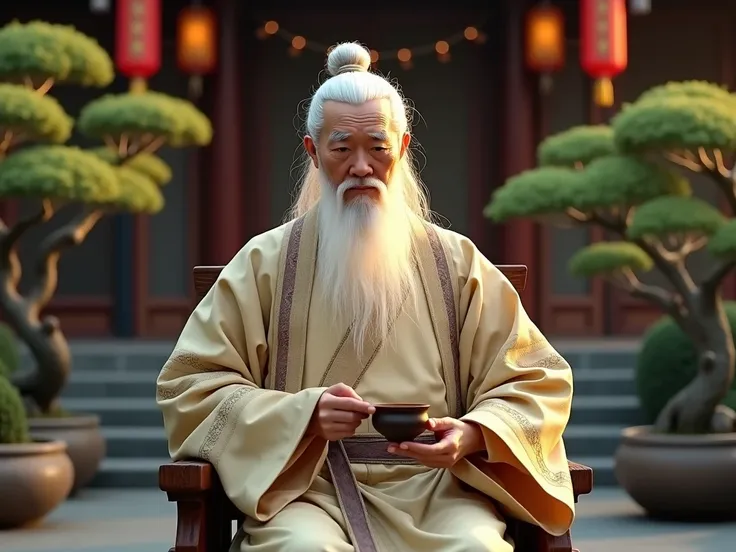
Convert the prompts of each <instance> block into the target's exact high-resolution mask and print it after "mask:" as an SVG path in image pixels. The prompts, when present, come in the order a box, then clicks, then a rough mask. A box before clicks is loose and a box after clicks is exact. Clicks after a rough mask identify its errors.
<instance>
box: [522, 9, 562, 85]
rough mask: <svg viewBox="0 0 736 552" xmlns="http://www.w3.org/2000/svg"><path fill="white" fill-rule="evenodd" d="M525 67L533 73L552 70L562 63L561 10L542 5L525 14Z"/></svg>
mask: <svg viewBox="0 0 736 552" xmlns="http://www.w3.org/2000/svg"><path fill="white" fill-rule="evenodd" d="M525 46H526V47H525V49H524V54H525V57H526V66H527V67H528V68H529V69H530V70H531V71H534V72H536V73H553V72H555V71H559V70H560V69H562V67H563V66H564V65H565V20H564V18H563V16H562V10H560V8H558V7H557V6H553V5H551V4H542V5H539V6H536V7H534V8H532V9H530V10H529V11H528V12H527V14H526V37H525Z"/></svg>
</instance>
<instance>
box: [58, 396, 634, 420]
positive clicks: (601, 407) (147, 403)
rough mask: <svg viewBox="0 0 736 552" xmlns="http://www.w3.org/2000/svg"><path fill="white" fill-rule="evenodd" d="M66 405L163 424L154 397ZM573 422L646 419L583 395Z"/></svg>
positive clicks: (627, 405)
mask: <svg viewBox="0 0 736 552" xmlns="http://www.w3.org/2000/svg"><path fill="white" fill-rule="evenodd" d="M62 405H63V406H64V407H65V408H66V409H67V410H69V411H71V412H76V413H88V414H98V415H99V416H100V418H101V420H102V425H103V426H159V427H160V426H161V425H162V423H163V420H162V417H161V412H160V411H159V409H158V406H157V405H156V403H155V401H154V400H153V398H145V397H108V398H104V397H103V398H67V399H62ZM570 423H571V424H575V425H589V424H592V425H597V424H614V425H638V424H641V423H644V419H643V415H642V412H641V410H640V409H639V399H638V398H637V397H635V396H630V395H620V396H607V395H602V396H580V395H576V396H575V397H574V398H573V401H572V412H571V415H570Z"/></svg>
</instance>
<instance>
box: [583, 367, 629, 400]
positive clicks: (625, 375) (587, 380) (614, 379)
mask: <svg viewBox="0 0 736 552" xmlns="http://www.w3.org/2000/svg"><path fill="white" fill-rule="evenodd" d="M573 386H574V394H575V396H580V395H635V394H636V379H635V373H634V369H633V368H584V369H580V370H575V369H573Z"/></svg>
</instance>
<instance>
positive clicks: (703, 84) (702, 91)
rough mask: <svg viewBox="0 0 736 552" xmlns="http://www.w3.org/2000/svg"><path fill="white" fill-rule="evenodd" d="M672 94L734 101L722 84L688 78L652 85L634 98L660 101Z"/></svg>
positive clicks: (641, 100) (639, 100)
mask: <svg viewBox="0 0 736 552" xmlns="http://www.w3.org/2000/svg"><path fill="white" fill-rule="evenodd" d="M673 96H685V97H687V98H705V99H709V100H715V101H724V100H725V101H727V102H730V101H734V99H736V98H734V96H733V95H732V94H731V93H730V92H729V91H728V90H726V88H725V87H723V86H718V85H717V84H713V83H710V82H707V81H699V80H689V81H678V82H668V83H666V84H662V85H659V86H654V87H652V88H650V89H649V90H647V91H646V92H644V93H643V94H642V95H641V96H639V98H638V99H637V100H636V101H637V103H639V102H648V101H656V102H658V101H661V100H666V99H668V98H671V97H673Z"/></svg>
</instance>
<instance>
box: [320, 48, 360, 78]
mask: <svg viewBox="0 0 736 552" xmlns="http://www.w3.org/2000/svg"><path fill="white" fill-rule="evenodd" d="M370 66H371V54H370V52H369V51H368V50H366V49H365V48H364V47H363V46H361V45H360V44H358V43H357V42H343V43H342V44H338V45H337V46H335V47H334V48H333V49H332V51H331V52H330V53H329V55H328V56H327V74H328V75H330V76H331V77H334V76H335V75H339V74H341V73H350V72H354V71H361V72H362V71H368V68H369V67H370Z"/></svg>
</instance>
